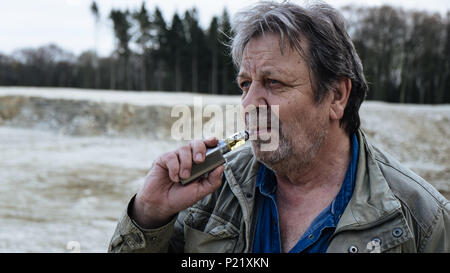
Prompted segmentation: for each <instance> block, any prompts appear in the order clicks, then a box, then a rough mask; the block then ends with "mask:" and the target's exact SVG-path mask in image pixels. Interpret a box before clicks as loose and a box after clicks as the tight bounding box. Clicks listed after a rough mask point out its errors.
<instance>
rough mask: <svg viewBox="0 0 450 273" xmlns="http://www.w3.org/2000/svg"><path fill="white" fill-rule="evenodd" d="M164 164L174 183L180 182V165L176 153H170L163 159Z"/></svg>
mask: <svg viewBox="0 0 450 273" xmlns="http://www.w3.org/2000/svg"><path fill="white" fill-rule="evenodd" d="M161 160H162V162H163V164H164V165H165V166H166V168H167V170H168V171H169V177H170V179H171V180H172V181H174V182H179V181H180V178H179V176H178V173H179V171H180V163H179V161H178V156H177V155H176V154H175V153H169V154H167V155H165V156H163V157H162V158H161Z"/></svg>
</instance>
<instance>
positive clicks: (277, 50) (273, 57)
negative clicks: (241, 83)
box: [239, 33, 305, 74]
mask: <svg viewBox="0 0 450 273" xmlns="http://www.w3.org/2000/svg"><path fill="white" fill-rule="evenodd" d="M298 65H305V61H304V58H303V57H302V56H301V55H300V54H299V52H298V51H297V50H296V49H293V48H292V47H291V46H289V45H288V44H286V45H285V46H283V45H282V42H281V39H280V36H279V35H278V34H272V33H270V34H265V35H260V36H257V37H254V38H252V39H250V41H249V42H248V43H247V45H246V46H245V48H244V52H243V55H242V62H241V66H240V69H239V70H240V71H239V72H240V74H241V73H244V72H256V71H257V70H258V71H260V72H264V73H270V72H276V71H278V72H280V71H283V70H286V69H295V68H296V67H297V66H298ZM269 68H270V69H269Z"/></svg>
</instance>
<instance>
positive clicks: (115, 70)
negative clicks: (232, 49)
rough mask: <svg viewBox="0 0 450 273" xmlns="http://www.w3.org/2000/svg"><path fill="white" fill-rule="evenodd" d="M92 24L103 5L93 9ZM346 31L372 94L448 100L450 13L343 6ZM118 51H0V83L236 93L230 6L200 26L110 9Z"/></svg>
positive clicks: (190, 18)
mask: <svg viewBox="0 0 450 273" xmlns="http://www.w3.org/2000/svg"><path fill="white" fill-rule="evenodd" d="M90 10H91V12H92V15H93V18H94V19H95V22H96V24H95V27H96V28H98V27H99V22H100V17H101V16H100V10H99V7H98V6H97V4H96V3H95V1H94V2H92V4H91V6H90ZM342 12H343V14H344V16H345V18H346V20H347V28H348V31H349V33H350V35H351V37H352V39H353V41H354V44H355V47H356V49H357V52H358V53H359V55H360V57H361V59H362V62H363V66H364V72H365V75H366V78H367V80H368V82H369V89H370V90H369V93H368V97H367V99H369V100H382V101H388V102H403V103H430V104H436V103H450V57H449V56H450V12H448V13H447V15H446V16H441V15H440V14H438V13H435V14H432V13H428V12H423V11H405V10H403V9H400V8H394V7H390V6H381V7H371V8H368V7H352V6H348V7H344V8H343V9H342ZM107 18H108V20H110V22H111V23H112V31H113V33H114V37H115V50H114V51H113V52H112V53H111V55H110V56H107V57H99V56H98V55H97V53H96V51H95V50H89V51H85V52H83V53H81V54H80V55H78V56H76V55H74V54H72V53H71V52H68V51H66V50H64V49H62V48H60V47H58V46H57V45H47V46H42V47H39V48H28V49H21V50H17V51H15V52H14V53H13V54H12V55H10V56H7V55H3V54H0V85H3V86H16V85H20V86H55V87H77V88H89V89H97V88H99V89H119V90H141V91H148V90H159V91H186V92H195V93H205V94H234V95H235V94H239V93H240V92H239V91H238V87H237V85H236V84H235V80H234V79H235V75H236V71H235V69H234V67H233V63H232V60H231V57H230V56H229V50H228V48H227V44H228V43H229V37H231V27H230V17H229V14H228V12H227V11H226V10H224V11H223V12H222V14H221V15H220V16H215V17H213V18H212V19H211V21H210V23H209V26H208V27H207V28H206V29H203V28H202V27H201V26H200V23H199V15H198V11H197V10H196V9H195V8H192V9H189V10H186V11H185V12H184V14H182V15H180V14H178V13H175V14H174V15H173V17H172V18H171V20H170V21H167V22H166V20H165V19H164V17H163V14H162V12H161V10H160V9H159V8H158V7H156V8H155V9H154V10H152V11H150V10H148V9H147V8H146V6H145V4H144V3H143V4H142V5H141V6H140V7H139V8H137V9H136V10H131V11H130V10H120V9H113V10H111V11H110V12H109V14H108V15H107Z"/></svg>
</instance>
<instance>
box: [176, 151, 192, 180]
mask: <svg viewBox="0 0 450 273" xmlns="http://www.w3.org/2000/svg"><path fill="white" fill-rule="evenodd" d="M177 154H178V160H179V162H180V172H179V176H180V177H181V178H183V179H186V178H188V177H189V176H190V175H191V168H192V151H191V147H190V146H184V147H181V148H180V149H179V150H178V152H177Z"/></svg>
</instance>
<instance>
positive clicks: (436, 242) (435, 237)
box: [423, 201, 450, 253]
mask: <svg viewBox="0 0 450 273" xmlns="http://www.w3.org/2000/svg"><path fill="white" fill-rule="evenodd" d="M423 252H428V253H450V202H449V201H447V202H446V203H445V204H444V206H443V207H442V210H441V213H439V215H438V217H436V224H435V225H434V228H433V230H432V232H431V234H430V235H429V236H428V237H427V238H426V239H425V242H424V248H423Z"/></svg>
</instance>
